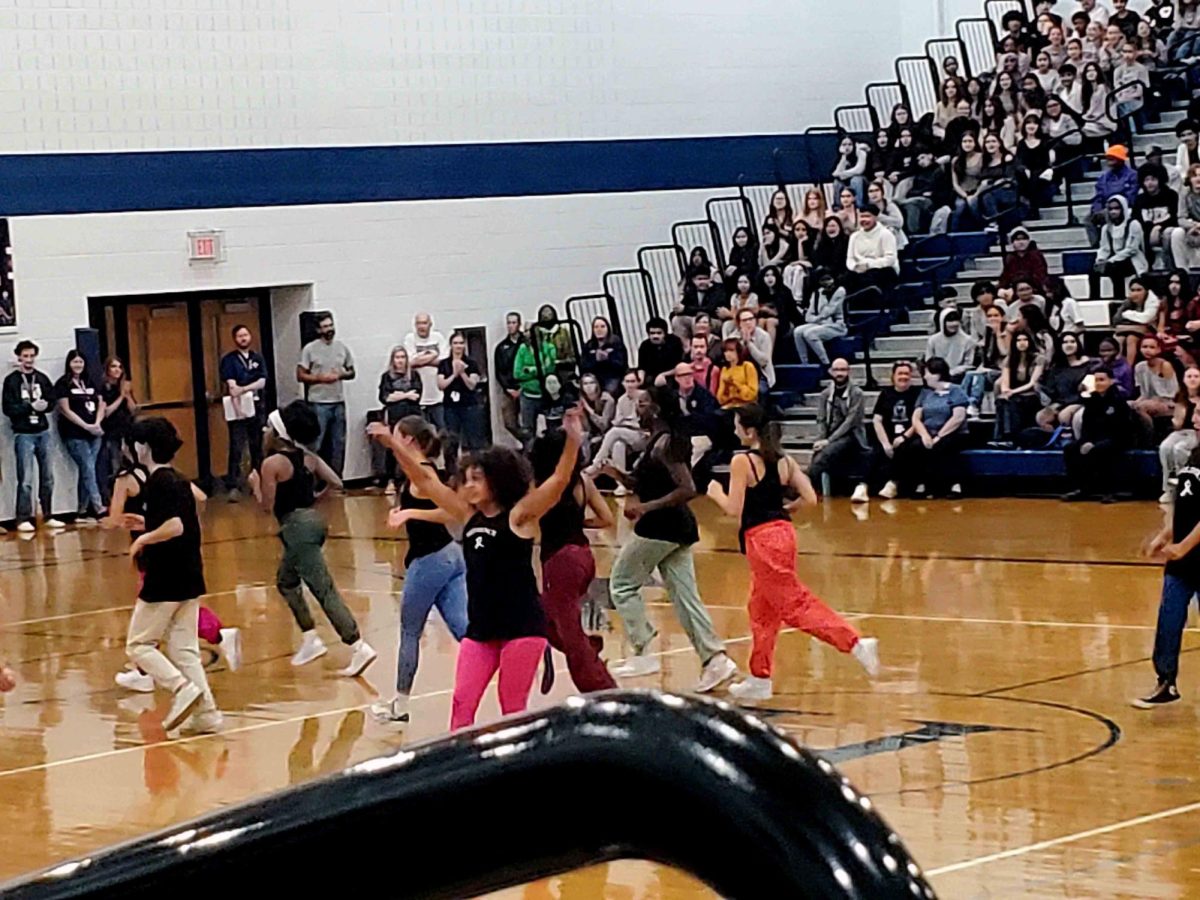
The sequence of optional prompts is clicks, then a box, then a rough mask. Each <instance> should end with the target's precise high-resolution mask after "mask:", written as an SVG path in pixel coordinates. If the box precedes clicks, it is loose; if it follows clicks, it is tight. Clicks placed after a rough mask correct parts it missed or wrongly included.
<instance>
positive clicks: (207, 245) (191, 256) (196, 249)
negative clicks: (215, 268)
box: [188, 229, 225, 263]
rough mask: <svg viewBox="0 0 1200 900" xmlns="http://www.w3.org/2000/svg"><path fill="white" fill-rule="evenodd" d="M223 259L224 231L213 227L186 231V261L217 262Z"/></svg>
mask: <svg viewBox="0 0 1200 900" xmlns="http://www.w3.org/2000/svg"><path fill="white" fill-rule="evenodd" d="M224 261H225V233H224V232H223V231H215V230H213V229H205V230H203V231H189V232H188V262H191V263H219V262H224Z"/></svg>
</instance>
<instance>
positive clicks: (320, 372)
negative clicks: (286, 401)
mask: <svg viewBox="0 0 1200 900" xmlns="http://www.w3.org/2000/svg"><path fill="white" fill-rule="evenodd" d="M336 333H337V332H336V331H335V329H334V327H333V316H331V315H329V314H326V315H324V316H322V317H321V320H320V321H319V322H318V323H317V339H316V340H315V341H310V342H309V343H307V344H305V345H304V349H303V350H301V351H300V365H298V366H297V367H296V380H297V381H299V382H300V383H301V384H303V385H304V386H305V394H306V397H305V399H307V400H308V402H309V403H310V404H312V408H313V411H314V412H315V413H316V414H317V424H318V426H319V432H318V434H317V443H316V450H317V452H318V453H319V454H320V455H321V458H322V459H324V460H325V461H326V462H327V463H329V467H330V468H331V469H333V471H334V472H336V473H337V475H338V477H341V474H342V469H343V468H344V466H345V462H346V391H345V389H344V387H343V386H342V382H343V381H349V380H351V379H352V378H354V375H355V371H354V357H353V356H351V355H350V351H349V350H348V349H347V348H346V345H345V344H343V343H342V342H341V341H338V340H334V336H335V335H336ZM435 377H436V376H435Z"/></svg>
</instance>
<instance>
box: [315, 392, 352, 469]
mask: <svg viewBox="0 0 1200 900" xmlns="http://www.w3.org/2000/svg"><path fill="white" fill-rule="evenodd" d="M312 408H313V412H315V413H316V414H317V424H318V425H319V426H321V433H320V434H318V435H317V446H316V447H315V448H314V449H315V450H316V451H317V453H318V454H319V455H320V457H321V458H322V459H323V460H325V462H327V463H329V468H331V469H333V471H335V472H336V473H337V474H338V477H339V478H340V477H341V475H342V468H343V467H344V466H345V464H346V404H345V403H314V404H312ZM326 443H328V445H329V449H328V450H326Z"/></svg>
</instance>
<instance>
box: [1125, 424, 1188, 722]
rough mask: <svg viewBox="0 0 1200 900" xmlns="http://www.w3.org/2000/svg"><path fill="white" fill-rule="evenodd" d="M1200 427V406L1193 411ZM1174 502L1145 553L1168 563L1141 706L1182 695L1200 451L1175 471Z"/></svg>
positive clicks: (1138, 701) (1150, 706) (1162, 703)
mask: <svg viewBox="0 0 1200 900" xmlns="http://www.w3.org/2000/svg"><path fill="white" fill-rule="evenodd" d="M1192 425H1193V427H1196V428H1200V406H1198V407H1197V408H1196V410H1195V411H1194V412H1193V413H1192ZM1176 477H1177V478H1178V482H1177V484H1176V485H1175V502H1174V504H1173V505H1172V508H1171V510H1170V511H1169V512H1168V514H1167V517H1166V522H1165V523H1164V524H1163V527H1162V530H1160V531H1159V533H1158V534H1156V535H1155V536H1154V538H1153V539H1152V540H1151V541H1150V545H1149V548H1148V550H1147V553H1148V555H1149V556H1158V557H1159V558H1160V559H1162V560H1164V561H1165V563H1166V566H1165V568H1164V569H1163V584H1162V601H1161V603H1160V604H1159V607H1158V628H1157V630H1156V631H1155V633H1154V673H1155V674H1156V675H1157V676H1158V683H1157V684H1156V685H1155V686H1154V690H1153V691H1151V692H1150V693H1149V694H1147V695H1146V696H1145V697H1139V698H1138V699H1136V700H1134V701H1133V705H1134V706H1136V707H1137V708H1139V709H1154V708H1155V707H1156V706H1165V705H1166V704H1168V703H1174V702H1175V701H1176V700H1178V699H1179V688H1178V687H1176V686H1175V679H1176V678H1177V677H1178V675H1179V648H1180V644H1181V643H1182V641H1183V629H1184V628H1185V627H1186V626H1187V617H1188V607H1189V606H1191V605H1192V598H1193V597H1195V596H1196V594H1197V593H1198V592H1200V450H1193V451H1192V455H1191V458H1190V459H1188V462H1187V465H1186V466H1184V467H1183V468H1182V469H1180V470H1179V471H1178V472H1177V473H1176Z"/></svg>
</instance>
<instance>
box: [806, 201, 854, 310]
mask: <svg viewBox="0 0 1200 900" xmlns="http://www.w3.org/2000/svg"><path fill="white" fill-rule="evenodd" d="M849 248H850V236H849V235H848V234H847V232H846V229H845V227H844V226H843V225H842V220H841V219H839V218H838V217H837V216H834V215H830V216H828V217H826V219H825V227H824V228H822V229H821V233H820V234H819V235H817V239H816V240H815V241H814V242H813V254H812V261H813V277H812V284H813V285H816V283H817V280H818V279H817V275H818V273H819V272H821V271H822V270H824V271H826V272H829V273H830V274H831V275H832V276H833V277H834V278H835V279H836V278H841V277H843V276H844V275H845V274H846V271H847V270H846V253H847V251H848V250H849ZM815 289H816V288H815V287H814V288H813V289H812V290H814V291H815ZM810 293H811V291H810Z"/></svg>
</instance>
